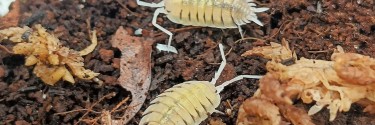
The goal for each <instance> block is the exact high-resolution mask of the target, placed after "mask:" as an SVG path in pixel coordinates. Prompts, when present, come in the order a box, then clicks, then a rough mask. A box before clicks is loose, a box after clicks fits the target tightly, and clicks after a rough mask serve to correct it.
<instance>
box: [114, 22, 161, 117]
mask: <svg viewBox="0 0 375 125" xmlns="http://www.w3.org/2000/svg"><path fill="white" fill-rule="evenodd" d="M153 43H154V41H153V40H151V39H144V38H140V37H133V36H130V35H129V34H128V33H127V32H126V30H124V29H123V27H120V28H118V30H117V31H116V33H115V35H114V36H113V38H112V40H111V44H112V46H113V47H116V48H118V49H120V50H121V53H122V56H121V61H120V72H121V73H120V74H121V75H120V78H119V79H118V81H119V84H120V85H121V86H122V87H123V88H125V89H126V90H128V91H130V92H131V93H132V99H133V100H132V102H131V103H130V104H129V105H130V106H132V108H128V109H127V110H126V111H125V114H124V120H123V121H116V123H118V124H126V123H128V122H129V121H130V120H131V119H132V118H133V117H134V115H135V114H136V113H137V112H138V111H139V110H140V108H141V107H142V105H143V103H144V101H145V100H146V93H147V92H148V89H149V87H150V83H151V51H152V44H153Z"/></svg>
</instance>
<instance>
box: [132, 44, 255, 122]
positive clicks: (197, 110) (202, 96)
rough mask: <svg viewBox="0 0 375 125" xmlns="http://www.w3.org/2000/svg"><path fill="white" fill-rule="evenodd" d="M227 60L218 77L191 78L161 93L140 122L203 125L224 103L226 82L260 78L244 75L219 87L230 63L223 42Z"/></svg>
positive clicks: (221, 50)
mask: <svg viewBox="0 0 375 125" xmlns="http://www.w3.org/2000/svg"><path fill="white" fill-rule="evenodd" d="M219 48H220V53H221V57H222V59H223V61H222V62H221V64H220V67H219V70H218V71H217V72H216V73H215V76H214V78H213V79H212V80H211V82H209V81H187V82H183V83H180V84H177V85H175V86H173V87H172V88H169V89H167V90H165V92H163V93H162V94H160V95H158V96H157V97H156V98H155V99H154V100H153V101H151V104H150V106H149V107H148V108H147V109H146V110H145V111H144V113H143V117H142V119H141V121H140V122H139V125H199V124H200V123H201V122H202V121H203V120H205V119H206V118H207V117H208V116H209V115H210V114H212V113H213V112H215V111H216V110H215V109H216V108H217V107H218V106H219V104H220V100H221V97H220V95H219V93H220V92H221V91H222V90H223V89H224V87H225V86H227V85H229V84H230V83H233V82H235V81H237V80H241V79H243V78H255V79H259V78H260V77H261V76H257V75H240V76H237V77H235V78H233V79H232V80H229V81H226V82H224V83H223V84H221V85H219V86H217V87H215V83H216V80H217V79H218V78H219V76H220V74H221V72H222V71H223V69H224V67H225V65H226V59H225V56H224V51H223V46H222V45H221V44H219Z"/></svg>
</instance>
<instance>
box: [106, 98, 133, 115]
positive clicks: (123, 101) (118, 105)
mask: <svg viewBox="0 0 375 125" xmlns="http://www.w3.org/2000/svg"><path fill="white" fill-rule="evenodd" d="M128 100H129V97H126V98H125V99H123V100H122V101H121V102H120V103H118V104H117V105H116V107H115V108H113V109H112V110H111V111H110V113H112V112H114V111H115V110H117V109H118V108H120V106H122V105H123V104H124V103H125V102H127V101H128Z"/></svg>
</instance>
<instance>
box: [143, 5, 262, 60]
mask: <svg viewBox="0 0 375 125" xmlns="http://www.w3.org/2000/svg"><path fill="white" fill-rule="evenodd" d="M252 2H253V0H163V1H161V2H160V3H157V4H155V3H147V2H143V1H140V0H137V3H138V5H143V6H148V7H158V9H156V10H155V13H154V17H153V19H152V24H153V25H154V26H155V27H156V28H158V29H160V30H161V31H163V32H165V33H166V34H168V35H169V39H168V45H167V46H166V45H162V44H158V45H157V48H158V49H159V50H163V51H171V52H174V53H177V50H176V48H174V47H172V46H171V42H172V35H173V34H172V32H170V31H168V30H167V29H165V28H163V27H161V26H160V25H158V24H157V23H156V19H157V16H158V15H159V14H160V13H165V14H166V15H167V18H168V19H169V20H171V21H172V22H175V23H179V24H183V25H192V26H206V27H215V28H238V29H239V31H240V34H241V37H242V38H243V34H242V29H241V25H244V24H247V23H250V22H251V21H253V22H254V23H256V24H258V25H260V26H263V24H262V22H261V21H259V20H258V17H257V15H256V14H255V13H258V12H264V11H266V10H268V8H256V7H255V6H256V5H255V4H254V3H252Z"/></svg>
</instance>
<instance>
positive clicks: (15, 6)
mask: <svg viewBox="0 0 375 125" xmlns="http://www.w3.org/2000/svg"><path fill="white" fill-rule="evenodd" d="M11 8H12V9H11V10H10V11H9V13H8V14H7V15H5V16H4V17H0V22H1V23H0V29H5V28H9V27H15V26H17V25H18V22H19V19H20V0H16V1H15V2H13V3H12V7H11Z"/></svg>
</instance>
